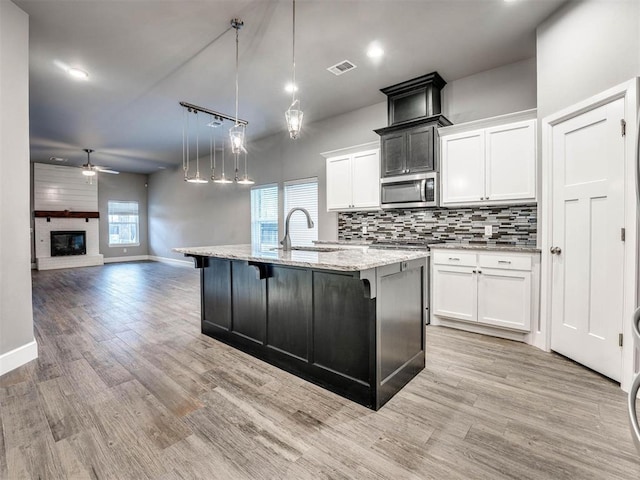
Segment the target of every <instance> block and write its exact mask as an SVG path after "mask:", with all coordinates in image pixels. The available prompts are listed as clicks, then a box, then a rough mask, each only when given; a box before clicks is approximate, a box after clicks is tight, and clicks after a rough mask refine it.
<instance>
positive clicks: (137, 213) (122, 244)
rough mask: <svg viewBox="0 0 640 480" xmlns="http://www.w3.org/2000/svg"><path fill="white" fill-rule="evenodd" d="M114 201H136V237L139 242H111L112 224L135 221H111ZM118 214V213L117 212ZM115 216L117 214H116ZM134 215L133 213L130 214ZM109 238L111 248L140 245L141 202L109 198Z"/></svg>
mask: <svg viewBox="0 0 640 480" xmlns="http://www.w3.org/2000/svg"><path fill="white" fill-rule="evenodd" d="M112 203H128V204H132V203H135V205H136V215H135V217H136V221H135V226H136V238H137V240H138V241H137V242H129V243H112V242H111V226H112V225H133V224H134V222H112V221H111V216H112V215H111V204H112ZM116 215H117V214H116ZM114 216H115V215H114ZM130 216H133V215H130ZM107 238H108V245H109V247H111V248H118V247H139V246H140V202H139V201H138V200H107Z"/></svg>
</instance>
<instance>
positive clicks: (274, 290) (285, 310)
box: [267, 266, 313, 360]
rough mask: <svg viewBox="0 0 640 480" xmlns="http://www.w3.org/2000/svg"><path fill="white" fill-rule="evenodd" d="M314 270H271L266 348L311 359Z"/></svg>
mask: <svg viewBox="0 0 640 480" xmlns="http://www.w3.org/2000/svg"><path fill="white" fill-rule="evenodd" d="M311 287H312V274H311V270H302V269H299V270H298V269H294V268H283V267H275V266H274V267H272V270H271V275H270V276H269V292H268V295H269V304H268V313H267V318H268V320H267V345H268V346H269V347H273V348H277V349H278V350H280V351H282V352H284V353H288V354H291V355H294V356H296V357H298V358H301V359H304V360H308V358H309V338H308V334H309V328H310V325H311V318H312V315H313V296H312V295H313V290H312V288H311Z"/></svg>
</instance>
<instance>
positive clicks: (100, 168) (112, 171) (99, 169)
mask: <svg viewBox="0 0 640 480" xmlns="http://www.w3.org/2000/svg"><path fill="white" fill-rule="evenodd" d="M94 168H95V170H96V171H97V172H100V173H111V174H113V175H118V174H119V173H120V172H116V171H115V170H111V169H110V168H102V167H94Z"/></svg>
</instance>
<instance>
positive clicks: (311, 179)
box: [282, 177, 320, 246]
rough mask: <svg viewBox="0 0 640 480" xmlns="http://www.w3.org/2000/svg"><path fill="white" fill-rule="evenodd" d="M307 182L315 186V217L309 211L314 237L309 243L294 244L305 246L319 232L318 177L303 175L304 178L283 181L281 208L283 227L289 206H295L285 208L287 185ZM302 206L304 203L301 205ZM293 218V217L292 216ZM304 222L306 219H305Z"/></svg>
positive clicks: (316, 236) (316, 238) (316, 239)
mask: <svg viewBox="0 0 640 480" xmlns="http://www.w3.org/2000/svg"><path fill="white" fill-rule="evenodd" d="M307 183H314V184H315V186H316V192H315V193H316V210H315V214H316V215H315V218H314V216H313V213H314V212H309V213H310V214H311V218H312V219H313V222H314V230H315V239H312V240H311V243H309V244H306V243H300V242H297V243H296V244H298V245H302V246H307V245H313V244H314V243H313V242H314V241H318V237H319V234H320V227H319V223H320V182H319V180H318V177H305V178H299V179H295V180H287V181H284V182H283V184H282V210H283V216H282V218H283V228H285V225H284V222H286V218H287V215H288V213H289V210H290V209H291V208H295V207H291V208H290V209H287V187H289V186H295V185H302V184H307ZM303 208H304V205H303ZM292 218H293V217H292ZM305 222H306V220H305ZM289 227H290V228H291V224H289ZM289 234H291V232H289Z"/></svg>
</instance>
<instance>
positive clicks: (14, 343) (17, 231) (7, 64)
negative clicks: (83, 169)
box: [0, 1, 37, 374]
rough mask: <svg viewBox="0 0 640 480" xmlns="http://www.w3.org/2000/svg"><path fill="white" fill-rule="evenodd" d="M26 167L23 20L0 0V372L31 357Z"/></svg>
mask: <svg viewBox="0 0 640 480" xmlns="http://www.w3.org/2000/svg"><path fill="white" fill-rule="evenodd" d="M29 169H30V166H29V18H28V16H27V15H26V14H25V13H24V12H23V11H22V10H20V9H19V8H18V7H17V6H16V5H14V4H13V3H12V2H9V1H0V374H2V373H5V372H6V371H8V370H11V369H13V368H15V367H17V366H19V365H20V364H22V363H24V362H26V361H29V360H31V359H33V358H35V356H37V347H36V344H35V341H34V337H33V312H32V308H31V262H30V238H29V217H30V216H29V190H30V188H29V185H30V180H29Z"/></svg>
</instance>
